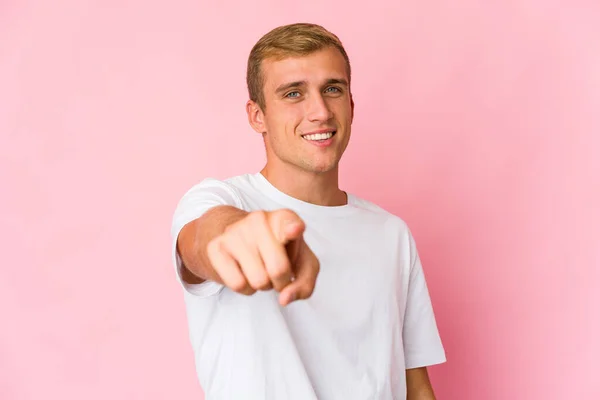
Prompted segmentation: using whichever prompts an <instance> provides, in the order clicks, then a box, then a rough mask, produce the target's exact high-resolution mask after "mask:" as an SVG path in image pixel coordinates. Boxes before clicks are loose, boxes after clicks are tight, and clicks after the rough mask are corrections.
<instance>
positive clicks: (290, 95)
mask: <svg viewBox="0 0 600 400" xmlns="http://www.w3.org/2000/svg"><path fill="white" fill-rule="evenodd" d="M293 94H296V95H298V96H300V92H298V91H294V92H289V93H288V94H286V95H285V97H289V98H296V97H298V96H292V95H293Z"/></svg>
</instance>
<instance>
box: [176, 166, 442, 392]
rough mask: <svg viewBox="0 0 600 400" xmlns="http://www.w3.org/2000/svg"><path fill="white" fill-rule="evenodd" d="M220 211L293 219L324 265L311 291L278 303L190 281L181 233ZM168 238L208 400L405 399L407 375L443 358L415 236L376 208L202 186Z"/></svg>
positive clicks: (228, 185) (257, 187)
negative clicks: (284, 211) (280, 213)
mask: <svg viewBox="0 0 600 400" xmlns="http://www.w3.org/2000/svg"><path fill="white" fill-rule="evenodd" d="M218 205H231V206H235V207H238V208H240V209H243V210H246V211H253V210H266V211H271V210H276V209H281V208H288V209H291V210H293V211H295V212H296V213H297V214H298V215H299V216H300V217H301V218H302V219H303V220H304V222H305V223H306V231H305V233H304V239H305V241H306V243H307V244H308V246H309V247H310V248H311V249H312V251H313V252H314V253H315V255H316V256H317V258H318V259H319V262H320V266H321V269H320V273H319V275H318V277H317V283H316V286H315V290H314V292H313V295H312V296H311V297H310V298H309V299H306V300H300V301H296V302H293V303H291V304H290V305H288V306H286V307H282V306H280V305H279V303H278V297H277V295H278V293H277V292H275V291H273V290H271V291H259V292H257V293H256V294H254V295H252V296H245V295H242V294H238V293H235V292H233V291H231V290H229V289H228V288H226V287H223V286H222V285H219V284H217V283H216V282H211V281H207V282H204V283H202V284H199V285H189V284H187V283H185V282H183V280H182V279H181V272H180V271H181V270H180V269H181V259H180V258H179V255H178V253H177V249H176V242H177V236H178V234H179V231H180V230H181V228H182V227H183V226H184V225H185V224H186V223H188V222H190V221H192V220H194V219H196V218H198V217H199V216H201V215H202V214H203V213H204V212H206V211H207V210H208V209H210V208H211V207H215V206H218ZM171 233H172V252H173V262H174V264H175V266H176V269H177V276H178V278H179V282H180V283H181V284H182V287H183V288H184V290H183V293H184V299H185V305H186V310H187V317H188V322H189V333H190V339H191V344H192V347H193V351H194V354H195V361H196V369H197V374H198V378H199V380H200V384H201V385H202V387H203V389H204V392H205V395H206V399H207V400H220V399H227V400H229V399H231V400H255V399H256V400H312V399H318V400H338V399H339V400H354V399H356V400H368V399H372V400H388V399H389V400H398V399H405V398H406V379H405V378H406V377H405V373H406V371H405V370H406V369H407V368H415V367H422V366H428V365H433V364H438V363H442V362H445V361H446V356H445V352H444V348H443V346H442V342H441V340H440V336H439V333H438V329H437V326H436V321H435V317H434V312H433V309H432V305H431V301H430V297H429V292H428V289H427V284H426V282H425V277H424V275H423V270H422V268H421V263H420V261H419V256H418V254H417V250H416V247H415V242H414V240H413V238H412V236H411V233H410V231H409V229H408V227H407V225H406V224H405V223H404V222H403V221H402V220H401V219H400V218H398V217H396V216H394V215H392V214H390V213H388V212H386V211H384V210H383V209H381V208H380V207H378V206H376V205H374V204H373V203H370V202H368V201H366V200H363V199H360V198H358V197H356V196H354V195H352V194H348V204H346V205H343V206H336V207H326V206H318V205H314V204H310V203H306V202H303V201H301V200H298V199H296V198H293V197H290V196H288V195H286V194H285V193H283V192H281V191H279V190H278V189H277V188H275V187H274V186H273V185H271V183H270V182H269V181H268V180H267V179H266V178H265V177H264V176H263V175H262V174H260V173H256V174H246V175H241V176H237V177H233V178H230V179H226V180H216V179H205V180H204V181H202V182H201V183H199V184H197V185H195V186H194V187H192V188H191V189H190V190H189V191H188V192H187V193H185V195H184V196H183V198H182V199H181V201H180V202H179V204H178V206H177V208H176V211H175V215H174V217H173V225H172V232H171Z"/></svg>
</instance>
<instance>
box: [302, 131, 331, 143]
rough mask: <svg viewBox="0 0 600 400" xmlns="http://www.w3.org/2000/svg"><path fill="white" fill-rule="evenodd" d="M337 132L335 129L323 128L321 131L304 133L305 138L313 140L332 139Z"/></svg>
mask: <svg viewBox="0 0 600 400" xmlns="http://www.w3.org/2000/svg"><path fill="white" fill-rule="evenodd" d="M335 134H336V130H335V129H322V130H319V131H314V132H309V133H305V134H304V135H302V137H303V138H304V139H305V140H309V141H311V142H313V141H325V140H328V139H331V138H332V137H333V136H334V135H335Z"/></svg>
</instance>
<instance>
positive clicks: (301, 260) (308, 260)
mask: <svg viewBox="0 0 600 400" xmlns="http://www.w3.org/2000/svg"><path fill="white" fill-rule="evenodd" d="M302 246H303V247H302V248H301V249H300V250H299V254H298V261H297V262H296V265H294V266H293V269H294V274H295V279H294V280H293V281H292V283H290V284H289V285H288V286H286V287H285V288H284V289H283V290H282V291H281V294H280V295H279V303H280V304H281V305H282V306H286V305H288V304H290V303H291V302H292V301H295V300H300V299H308V298H309V297H310V296H311V295H312V293H313V291H314V289H315V285H316V283H317V276H318V275H319V270H320V264H319V260H318V259H317V257H316V256H315V255H314V253H313V252H312V250H310V248H309V247H308V246H307V245H306V243H304V241H302Z"/></svg>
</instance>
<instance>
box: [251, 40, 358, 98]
mask: <svg viewBox="0 0 600 400" xmlns="http://www.w3.org/2000/svg"><path fill="white" fill-rule="evenodd" d="M262 72H263V74H264V75H263V76H264V79H265V80H264V83H265V89H273V88H276V87H277V86H278V85H280V84H282V83H285V82H289V81H307V82H315V83H318V82H321V81H325V80H327V79H331V78H336V79H346V80H348V71H347V68H346V60H345V59H344V56H342V53H340V51H339V50H338V49H336V48H333V47H329V48H325V49H322V50H318V51H315V52H313V53H310V54H308V55H305V56H290V57H286V58H284V59H272V58H271V59H266V60H263V62H262Z"/></svg>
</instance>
